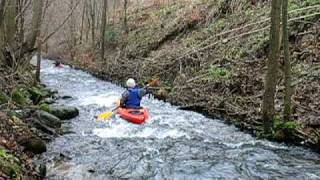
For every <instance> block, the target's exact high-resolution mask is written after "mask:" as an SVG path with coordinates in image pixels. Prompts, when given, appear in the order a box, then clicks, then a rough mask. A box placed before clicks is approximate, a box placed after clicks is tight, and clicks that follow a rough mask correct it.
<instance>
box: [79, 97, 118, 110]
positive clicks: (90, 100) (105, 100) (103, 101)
mask: <svg viewBox="0 0 320 180" xmlns="http://www.w3.org/2000/svg"><path fill="white" fill-rule="evenodd" d="M119 98H120V97H119V95H114V94H112V95H110V94H101V95H98V96H88V97H84V98H82V99H81V101H80V104H81V105H83V106H87V105H92V104H96V105H99V106H105V107H113V106H115V103H116V101H117V100H118V99H119Z"/></svg>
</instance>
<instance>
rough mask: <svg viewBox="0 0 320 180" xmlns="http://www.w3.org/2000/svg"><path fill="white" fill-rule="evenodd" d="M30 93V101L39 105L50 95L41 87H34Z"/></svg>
mask: <svg viewBox="0 0 320 180" xmlns="http://www.w3.org/2000/svg"><path fill="white" fill-rule="evenodd" d="M28 92H29V93H30V99H31V100H32V101H33V102H34V103H38V102H39V101H40V100H41V99H42V98H43V97H47V96H48V95H49V93H48V92H47V91H44V90H43V89H42V88H41V87H37V86H33V87H31V88H30V89H29V90H28Z"/></svg>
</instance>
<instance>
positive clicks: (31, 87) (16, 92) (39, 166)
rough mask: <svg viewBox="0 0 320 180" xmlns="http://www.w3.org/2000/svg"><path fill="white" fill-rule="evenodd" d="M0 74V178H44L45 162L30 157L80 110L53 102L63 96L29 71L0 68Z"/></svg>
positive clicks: (44, 145) (60, 131) (41, 150)
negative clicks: (34, 77)
mask: <svg viewBox="0 0 320 180" xmlns="http://www.w3.org/2000/svg"><path fill="white" fill-rule="evenodd" d="M0 75H1V77H0V81H1V85H2V86H1V88H0V122H1V123H0V179H1V178H4V179H43V178H44V177H45V173H46V166H45V164H44V163H43V162H41V161H35V160H33V158H34V157H36V156H38V155H39V154H41V153H43V152H45V151H46V150H47V146H46V144H47V142H49V141H51V140H52V139H53V138H55V137H58V136H59V135H61V134H63V129H62V123H63V120H65V119H70V118H72V117H75V116H77V115H78V114H79V112H78V110H77V109H76V108H73V109H72V108H70V107H56V106H53V105H52V104H53V103H54V102H55V101H56V100H57V99H59V98H62V97H59V95H58V94H57V91H52V90H50V89H48V88H46V87H45V86H44V85H40V84H38V83H36V82H35V81H34V79H33V76H32V73H31V71H28V72H26V73H24V76H21V75H19V74H11V73H9V72H8V71H7V70H5V69H1V68H0ZM57 116H58V117H57Z"/></svg>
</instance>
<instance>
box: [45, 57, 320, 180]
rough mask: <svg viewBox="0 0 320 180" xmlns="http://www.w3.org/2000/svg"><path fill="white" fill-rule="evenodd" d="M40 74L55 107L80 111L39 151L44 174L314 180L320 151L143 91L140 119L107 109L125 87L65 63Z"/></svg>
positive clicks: (101, 178)
mask: <svg viewBox="0 0 320 180" xmlns="http://www.w3.org/2000/svg"><path fill="white" fill-rule="evenodd" d="M42 63H43V64H42V66H43V67H42V71H41V79H42V82H43V83H44V84H46V85H47V86H48V87H50V88H53V89H56V90H58V91H59V94H60V95H67V96H72V97H73V98H71V99H65V100H62V99H61V100H59V101H58V102H57V103H58V104H62V105H70V106H76V107H78V108H79V110H80V115H79V116H78V117H77V118H75V119H72V120H70V121H67V122H66V123H65V124H64V127H63V128H64V131H66V134H64V135H62V136H60V137H58V138H56V139H54V140H53V141H52V142H50V143H49V145H48V151H47V152H46V153H44V154H43V155H42V159H43V160H44V161H45V162H46V163H47V179H55V180H60V179H61V180H62V179H66V180H81V179H83V180H87V179H90V180H91V179H92V180H105V179H159V180H160V179H184V180H188V179H190V180H191V179H192V180H194V179H290V180H291V179H292V180H294V179H320V155H319V154H317V153H314V152H312V151H310V150H308V149H305V148H302V147H296V146H288V145H285V144H279V143H275V142H269V141H266V140H258V139H256V138H254V137H252V136H251V135H249V134H246V133H243V132H241V131H239V130H238V129H237V128H235V127H234V126H230V125H227V124H225V123H223V121H221V120H216V119H210V118H206V117H205V116H203V115H201V114H199V113H195V112H190V111H183V110H179V109H178V107H176V106H172V105H170V104H169V103H165V102H162V101H159V100H156V99H154V98H152V97H145V98H144V99H143V100H142V105H143V106H145V107H147V108H148V110H149V112H150V119H149V120H148V121H147V122H146V123H145V124H143V125H134V124H131V123H129V122H127V121H125V120H122V119H121V118H120V117H119V116H117V115H115V116H114V117H112V118H111V119H110V120H107V121H103V122H102V121H97V120H96V119H95V118H94V117H95V116H96V115H97V114H99V113H101V112H104V111H110V110H111V109H113V108H114V107H115V106H116V105H115V101H116V100H117V99H118V98H119V97H120V95H121V93H122V92H123V91H124V90H125V89H123V88H122V87H119V86H117V85H114V84H112V83H110V82H106V81H102V80H99V79H97V78H95V77H93V76H92V75H90V74H88V73H86V72H83V71H80V70H75V69H72V68H69V67H67V66H64V67H63V68H54V67H53V64H52V62H51V61H47V60H44V61H43V62H42Z"/></svg>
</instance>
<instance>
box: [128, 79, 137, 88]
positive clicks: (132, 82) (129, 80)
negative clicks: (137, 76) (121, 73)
mask: <svg viewBox="0 0 320 180" xmlns="http://www.w3.org/2000/svg"><path fill="white" fill-rule="evenodd" d="M127 86H128V87H129V88H134V87H135V86H136V82H135V81H134V79H132V78H129V79H128V80H127Z"/></svg>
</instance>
